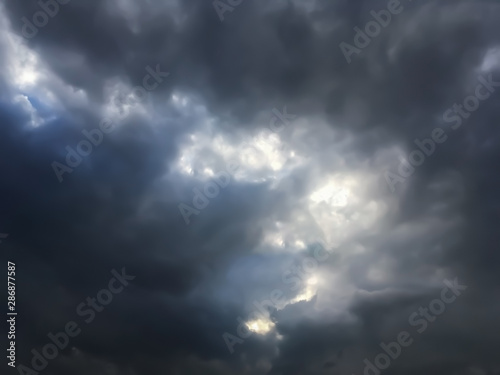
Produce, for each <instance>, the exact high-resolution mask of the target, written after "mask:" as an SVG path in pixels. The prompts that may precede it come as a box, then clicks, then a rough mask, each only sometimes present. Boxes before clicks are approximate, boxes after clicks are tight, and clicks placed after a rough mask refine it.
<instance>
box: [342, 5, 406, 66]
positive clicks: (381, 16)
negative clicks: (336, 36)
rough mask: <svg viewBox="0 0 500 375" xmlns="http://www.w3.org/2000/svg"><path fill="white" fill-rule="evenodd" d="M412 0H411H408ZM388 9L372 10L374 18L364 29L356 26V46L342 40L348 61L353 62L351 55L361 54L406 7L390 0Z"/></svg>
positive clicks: (343, 50) (343, 51)
mask: <svg viewBox="0 0 500 375" xmlns="http://www.w3.org/2000/svg"><path fill="white" fill-rule="evenodd" d="M408 1H411V0H408ZM386 8H387V9H382V10H380V11H379V12H377V11H375V10H372V11H370V14H371V16H372V17H373V20H371V21H368V22H367V23H366V25H365V27H364V31H363V30H362V29H360V28H359V27H358V26H356V27H355V28H354V31H355V32H356V34H355V35H354V41H353V42H354V46H353V45H352V44H349V43H346V42H341V43H340V44H339V47H340V50H341V51H342V53H343V54H344V57H345V59H346V60H347V63H349V64H350V63H351V62H352V59H351V56H352V55H353V54H357V55H359V54H360V53H361V52H362V50H363V49H364V48H366V47H368V46H369V45H370V43H371V42H372V40H373V38H376V37H377V36H378V35H379V34H380V32H381V31H382V29H383V28H386V27H387V26H389V24H390V23H391V21H392V16H396V15H398V14H400V13H401V12H402V11H403V10H404V7H403V5H402V4H401V2H400V1H399V0H389V2H388V3H387V6H386Z"/></svg>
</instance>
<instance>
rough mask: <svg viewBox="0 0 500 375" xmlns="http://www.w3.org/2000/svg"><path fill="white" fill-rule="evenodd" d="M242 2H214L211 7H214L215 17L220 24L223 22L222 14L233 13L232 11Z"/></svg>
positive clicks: (220, 0)
mask: <svg viewBox="0 0 500 375" xmlns="http://www.w3.org/2000/svg"><path fill="white" fill-rule="evenodd" d="M242 2H243V0H225V1H222V0H215V1H214V2H213V3H212V5H213V6H214V9H215V11H216V12H217V15H218V16H219V19H220V21H221V22H224V13H226V12H231V13H232V12H233V11H234V9H235V8H236V7H237V6H239V5H240V4H241V3H242Z"/></svg>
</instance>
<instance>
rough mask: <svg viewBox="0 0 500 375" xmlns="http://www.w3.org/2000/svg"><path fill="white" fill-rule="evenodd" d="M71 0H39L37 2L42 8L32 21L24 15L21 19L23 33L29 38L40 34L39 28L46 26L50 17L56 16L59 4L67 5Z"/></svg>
mask: <svg viewBox="0 0 500 375" xmlns="http://www.w3.org/2000/svg"><path fill="white" fill-rule="evenodd" d="M69 2H70V0H57V2H56V1H55V0H46V1H44V0H39V1H38V2H37V4H38V6H39V7H40V8H41V9H42V10H39V11H37V12H35V13H34V14H33V16H32V17H31V21H30V20H29V19H28V18H26V17H22V18H21V21H22V22H23V26H22V28H21V33H22V34H23V36H24V37H25V38H27V39H31V38H33V37H34V36H36V35H37V34H38V30H39V29H41V28H42V27H45V26H46V25H47V24H48V23H49V20H50V18H54V17H55V16H57V14H58V13H59V4H60V5H66V4H68V3H69Z"/></svg>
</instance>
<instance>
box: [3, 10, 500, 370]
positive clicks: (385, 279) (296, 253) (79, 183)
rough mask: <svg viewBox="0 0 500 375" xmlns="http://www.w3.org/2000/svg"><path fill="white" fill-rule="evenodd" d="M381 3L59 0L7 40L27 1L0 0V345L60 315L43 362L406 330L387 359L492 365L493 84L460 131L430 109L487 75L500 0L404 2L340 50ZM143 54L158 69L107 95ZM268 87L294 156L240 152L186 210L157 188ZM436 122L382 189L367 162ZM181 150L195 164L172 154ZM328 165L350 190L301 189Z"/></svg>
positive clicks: (496, 55) (231, 129)
mask: <svg viewBox="0 0 500 375" xmlns="http://www.w3.org/2000/svg"><path fill="white" fill-rule="evenodd" d="M387 4H388V2H387V1H379V0H377V1H341V0H338V1H334V0H330V1H326V0H324V1H323V0H317V1H303V2H300V1H296V2H295V1H281V0H276V1H257V0H256V1H250V0H246V1H243V2H241V4H239V5H237V6H235V7H234V9H232V11H228V12H226V13H224V19H223V21H222V22H221V20H220V18H219V16H218V14H217V12H216V10H215V9H214V6H213V4H212V2H211V1H205V0H203V1H202V0H187V1H174V0H162V1H153V0H142V1H140V2H132V1H127V0H121V1H97V0H96V1H80V0H71V1H70V2H68V4H65V5H60V6H59V7H60V8H59V10H58V13H57V14H56V15H54V17H53V18H50V19H49V21H48V23H47V25H46V26H43V27H40V28H39V30H38V32H37V34H36V35H35V36H33V37H31V38H24V37H23V30H22V27H23V21H22V20H21V19H22V17H26V18H27V19H28V20H30V21H32V20H33V15H34V14H35V12H37V11H39V10H40V6H39V5H38V4H37V2H34V1H33V2H21V1H6V2H5V3H4V4H3V6H2V7H3V8H4V9H2V12H3V13H4V16H2V17H3V18H2V19H3V21H2V37H0V61H1V62H2V65H3V66H4V69H3V71H2V74H1V75H0V90H1V91H0V124H1V125H0V165H1V171H2V180H1V183H0V198H1V202H2V204H1V205H0V207H1V210H0V219H1V220H0V224H1V225H2V226H1V227H0V232H1V233H9V237H8V238H7V239H6V240H2V243H1V244H0V246H1V248H2V250H1V257H2V259H3V261H4V262H3V264H6V262H7V260H10V261H12V260H15V262H16V264H17V267H18V281H17V310H18V312H19V316H18V318H17V319H18V321H17V330H18V331H17V334H18V335H17V338H16V342H17V344H16V345H17V357H16V364H24V365H25V366H29V367H32V365H31V360H32V357H33V354H32V353H31V352H30V351H31V349H32V348H35V349H37V350H39V351H41V350H42V347H43V346H44V345H45V344H46V343H48V342H49V339H48V338H47V334H48V333H49V332H59V331H62V330H64V327H65V325H66V323H67V322H69V321H75V322H78V324H79V327H80V328H81V329H82V332H81V334H79V335H78V336H77V337H75V338H72V339H71V342H70V344H69V345H68V348H67V349H65V350H63V351H62V353H61V354H60V355H59V356H58V357H57V358H56V359H53V360H49V361H48V362H49V365H48V367H47V368H46V369H44V370H43V371H41V372H40V373H47V374H68V373H69V374H82V375H87V374H146V373H171V374H202V373H203V374H228V375H229V374H273V375H274V374H276V375H277V374H318V375H319V374H339V375H344V374H351V373H355V374H361V373H363V371H364V369H365V363H364V362H363V361H364V360H365V359H368V360H369V361H371V362H372V363H373V361H374V358H375V357H376V356H377V354H379V353H381V352H382V349H381V347H380V342H381V341H383V342H384V343H388V342H390V341H396V340H397V337H398V334H400V332H402V331H408V332H410V333H411V334H412V338H413V339H414V342H413V343H412V344H411V345H410V346H408V347H405V348H403V349H402V353H401V356H399V357H398V358H396V359H394V360H391V365H390V367H388V369H387V370H384V372H386V373H388V374H393V373H394V374H396V373H397V374H408V375H412V374H423V373H426V374H438V373H439V374H450V375H451V374H457V375H462V374H463V375H476V374H477V375H490V374H491V375H498V374H499V373H500V361H499V359H498V349H499V348H500V341H499V338H498V332H500V324H499V320H498V314H499V312H500V306H499V303H498V297H499V293H500V289H499V285H500V276H499V274H498V265H499V263H500V255H499V252H498V243H500V237H499V234H498V233H499V232H498V229H497V227H498V223H499V220H498V219H499V217H498V213H499V210H500V200H499V198H498V190H499V187H500V180H499V177H498V174H497V173H496V172H497V169H498V167H497V166H498V163H499V162H500V145H499V142H500V138H499V131H498V124H499V123H500V111H499V106H498V103H499V101H500V94H499V92H498V90H493V92H491V95H490V97H489V98H488V99H486V100H484V101H483V102H481V104H480V106H479V108H478V109H477V110H475V111H474V112H473V113H471V114H470V117H468V118H467V119H466V120H465V121H464V122H463V124H462V126H461V127H460V128H458V129H457V130H451V129H450V126H451V125H452V124H451V123H449V122H446V120H445V119H444V118H443V114H444V113H445V111H446V110H447V109H449V108H452V106H453V105H454V103H458V104H463V102H464V99H465V98H467V97H468V96H469V95H474V90H475V87H476V85H477V83H478V81H477V79H478V77H488V75H490V74H491V75H492V77H493V79H494V80H495V81H500V62H499V61H498V60H499V59H500V52H499V50H498V48H500V41H499V40H498V39H499V37H498V35H499V26H498V22H497V20H498V16H499V15H500V7H499V5H498V4H496V3H495V2H493V1H486V0H484V1H466V0H461V1H422V2H415V1H414V2H409V1H402V2H401V4H402V6H403V7H404V10H403V11H402V12H401V13H400V14H398V15H397V16H395V15H393V17H392V19H391V22H390V23H389V24H388V26H387V27H385V28H383V30H382V31H381V32H380V34H379V35H377V36H376V37H374V38H373V40H372V41H371V42H370V45H369V46H367V47H366V48H363V49H362V51H361V53H359V54H353V55H352V56H351V58H352V62H351V63H348V62H347V61H346V58H345V56H344V54H343V53H342V50H341V49H340V48H339V44H340V43H341V42H346V43H349V44H354V38H355V34H356V31H355V30H353V28H354V27H359V28H361V29H364V27H365V25H366V24H367V22H368V21H370V20H371V19H372V16H371V15H370V11H372V10H375V11H377V12H378V11H380V10H381V9H387ZM30 51H31V53H32V54H29V53H30ZM30 56H35V58H34V59H35V60H33V58H30ZM33 61H35V62H34V63H33ZM32 63H33V64H34V65H33V66H34V67H35V68H34V69H36V70H37V72H38V78H37V79H36V82H35V83H34V84H32V85H31V86H30V83H29V82H30V80H29V77H28V78H26V77H27V76H21V75H22V74H24V73H23V69H31V68H29V67H27V66H29V64H32ZM157 64H160V66H161V67H162V69H163V70H164V71H168V72H169V73H170V75H169V76H168V78H166V79H165V80H164V82H162V83H161V84H160V85H159V86H158V87H157V88H156V89H155V90H152V91H149V92H148V94H147V97H146V98H145V100H144V101H143V102H141V103H139V104H138V105H137V104H132V105H130V104H131V103H132V102H134V100H135V101H137V99H131V100H132V102H128V104H124V103H125V102H126V101H127V99H126V96H127V95H128V94H129V93H130V92H131V89H132V88H133V87H135V86H141V85H142V82H143V77H144V75H145V74H146V73H147V71H146V67H147V66H151V67H155V66H156V65H157ZM23 77H24V78H23ZM21 78H22V79H21ZM26 82H28V83H26ZM115 84H116V85H118V86H113V85H115ZM120 85H121V86H120ZM117 87H120V89H117ZM117 92H119V95H122V96H123V95H124V97H123V98H125V99H123V98H122V99H120V100H116V98H115V96H114V95H115V94H116V93H117ZM174 97H175V98H174ZM183 100H186V102H185V104H182V103H183ZM117 103H118V104H117ZM179 103H181V104H179ZM186 103H187V104H186ZM134 105H135V107H134ZM284 105H286V106H287V108H288V111H289V113H292V114H294V115H297V117H298V119H297V120H296V122H294V124H291V125H290V126H289V127H287V129H285V130H284V131H283V132H281V133H279V134H278V135H277V137H278V138H279V140H278V141H279V142H282V143H284V144H285V145H287V146H286V147H290V149H291V150H294V151H295V152H296V154H297V155H299V156H300V157H301V158H302V159H300V157H299V160H300V162H298V163H299V164H297V165H298V166H297V165H296V164H293V162H292V161H290V160H291V159H286V158H288V156H286V155H285V151H280V152H281V153H279V152H278V154H277V155H278V156H276V154H273V155H274V156H273V159H272V160H271V159H270V160H271V162H269V163H264V164H269V165H270V166H271V167H269V166H265V167H269V168H271V169H272V173H273V175H272V176H273V177H272V178H268V177H266V176H264V177H262V176H263V174H262V173H264V172H261V170H259V172H258V173H257V172H255V170H253V169H249V170H250V172H247V171H246V169H245V168H246V167H248V165H247V164H245V165H241V166H240V168H239V169H238V172H235V173H234V174H232V175H231V176H230V177H231V182H230V183H229V185H228V186H226V187H225V188H223V189H221V191H220V193H219V194H218V195H217V196H216V197H214V198H213V199H210V202H209V204H208V206H207V207H206V208H203V209H202V210H200V213H199V214H198V215H193V216H191V221H192V222H191V223H190V225H186V223H185V222H184V219H183V217H182V215H181V214H180V212H179V208H178V205H179V204H180V203H186V204H189V205H192V200H193V189H194V188H197V189H200V188H201V189H202V190H203V186H204V185H203V184H204V183H205V182H204V181H203V178H202V177H200V179H197V178H195V177H196V176H203V173H208V172H204V171H203V167H206V168H209V169H211V170H212V171H213V172H214V173H218V172H220V171H223V170H224V168H225V166H226V163H227V162H228V160H225V159H226V156H227V155H229V152H230V151H227V150H229V149H230V148H231V147H234V148H235V149H236V150H235V151H234V152H233V153H236V154H238V152H241V149H240V150H239V149H238V145H239V141H240V138H238V137H241V136H243V137H246V138H245V139H252V138H251V137H252V136H254V135H255V131H257V130H258V129H261V128H262V129H263V128H265V127H266V126H267V124H268V123H269V117H270V116H271V109H273V108H279V109H280V110H281V108H283V106H284ZM113 106H115V107H113ZM129 107H131V108H132V109H130V108H129ZM137 108H138V109H137ZM120 111H122V112H121V113H126V115H120V116H118V115H117V113H120ZM123 111H125V112H123ZM127 111H128V112H127ZM266 111H267V112H266ZM117 116H118V117H117ZM103 118H111V119H113V121H114V122H115V130H113V131H112V132H111V133H109V134H104V138H103V141H102V143H101V144H100V145H99V146H96V147H95V148H94V149H93V151H92V153H91V154H90V155H89V156H87V157H84V158H83V161H82V163H81V164H80V165H79V166H78V167H77V168H74V170H73V171H72V172H71V173H66V174H64V180H63V181H62V182H61V183H60V182H59V181H58V179H57V177H56V175H55V173H54V171H53V169H52V167H51V164H52V163H53V162H54V161H59V162H61V163H64V161H65V157H66V149H65V148H66V146H71V147H73V148H76V146H77V144H78V143H79V142H80V141H81V140H82V139H85V138H84V137H83V136H82V130H88V131H91V130H92V129H96V128H98V127H99V123H100V121H101V120H102V119H103ZM262 119H264V120H262ZM40 122H41V124H38V126H33V124H34V123H40ZM436 127H441V128H443V129H444V130H445V131H446V134H447V135H448V139H447V140H446V142H444V143H442V144H439V145H437V148H436V151H435V152H434V153H433V154H432V155H430V156H428V157H426V159H425V162H424V163H423V165H421V166H419V167H416V168H415V173H414V174H413V175H411V177H409V178H407V179H406V180H405V182H402V183H398V184H397V185H396V191H395V192H394V193H393V192H391V190H390V189H389V186H388V185H387V183H386V180H385V177H384V173H385V172H386V171H387V170H391V171H393V172H396V171H397V169H398V166H399V163H400V160H399V158H400V157H401V156H403V157H405V158H408V154H409V153H410V152H411V151H412V150H414V149H416V146H415V143H414V140H415V138H418V139H423V138H431V133H432V130H433V129H434V128H436ZM193 136H194V137H195V138H194V139H195V141H192V140H193V138H192V137H193ZM203 137H206V138H203ZM219 137H222V139H223V140H226V141H224V142H226V143H224V142H222V141H220V139H219ZM224 137H225V138H224ZM227 139H230V140H231V141H227ZM278 141H276V142H278ZM193 142H194V143H193ZM221 142H222V143H221ZM233 143H234V144H233ZM221 144H222V146H221ZM197 147H198V148H197ZM286 147H285V148H284V149H283V150H288V149H287V148H286ZM186 150H187V151H186ZM190 152H191V153H192V154H190ZM266 152H267V151H266ZM283 155H285V156H283ZM279 157H284V158H285V159H286V161H285V162H283V163H282V164H279V163H278V162H277V161H276V160H279ZM179 160H181V161H183V162H190V163H191V164H190V166H191V167H192V166H193V165H195V164H196V163H204V164H200V166H202V167H200V168H198V169H197V170H196V171H194V172H193V174H189V173H185V171H184V170H183V169H182V168H181V167H179V165H181V164H182V163H181V162H180V161H179ZM273 163H278V164H273ZM300 163H302V164H300ZM207 165H208V166H207ZM249 165H250V164H249ZM275 165H278V167H275ZM265 167H262V168H263V169H262V170H264V169H265ZM238 173H246V174H243V175H242V174H238ZM253 173H255V176H254V175H253ZM259 173H261V174H259ZM242 176H243V177H242ZM325 176H334V181H336V182H338V183H339V184H341V185H342V186H344V187H346V188H345V189H347V190H346V194H350V195H348V197H349V198H348V199H347V203H343V201H342V198H338V199H339V201H338V202H337V203H332V204H333V205H332V206H328V205H326V203H324V202H323V203H318V204H317V205H316V206H314V207H313V206H312V203H310V201H311V200H310V199H311V192H313V191H315V190H316V189H317V188H319V187H321V186H322V185H324V184H325V183H326V182H325V180H326V179H327V178H326V177H325ZM346 176H347V177H346ZM317 185H320V186H317ZM316 186H317V188H316ZM347 187H350V188H349V189H351V190H349V189H348V188H347ZM330 215H333V216H330ZM275 233H280V235H281V237H279V236H278V237H276V236H275ZM280 238H281V239H280ZM325 239H326V240H325ZM298 240H300V241H301V242H302V243H303V246H302V245H296V242H294V241H298ZM315 240H318V241H320V240H325V242H326V249H327V250H328V251H329V252H330V253H331V254H332V255H335V257H332V258H331V261H327V262H323V263H320V264H319V265H318V268H317V274H316V273H315V276H317V278H318V280H319V282H318V286H317V288H318V289H316V290H315V291H313V292H312V294H308V293H310V289H309V288H311V286H310V285H309V284H308V282H309V281H310V280H308V279H307V278H306V279H304V280H301V283H300V287H299V288H298V289H297V290H292V289H291V288H290V286H291V284H290V282H289V281H290V279H287V278H283V277H282V276H283V273H284V271H285V270H287V269H289V268H290V267H291V266H293V265H294V264H295V265H296V264H301V262H302V260H303V259H304V258H305V257H307V249H308V248H309V247H310V246H312V244H313V243H314V242H315ZM280 241H281V243H280ZM300 241H299V242H300ZM294 246H295V247H294ZM297 246H298V247H297ZM291 249H292V250H291ZM297 249H299V250H297ZM333 259H335V260H333ZM122 268H125V269H126V270H127V272H128V273H129V274H131V275H134V276H135V277H136V278H135V279H134V280H133V281H131V282H130V285H129V286H127V287H126V288H125V289H124V290H123V291H122V292H121V293H119V294H116V295H114V297H113V301H112V303H110V304H109V305H108V306H106V308H105V309H104V310H103V311H102V312H99V313H97V314H96V318H95V320H93V321H92V322H91V323H89V324H86V323H85V322H84V320H83V318H82V316H79V315H78V314H77V311H76V308H77V306H78V305H79V304H80V303H82V302H84V301H85V300H86V298H87V297H93V296H96V294H97V293H98V292H99V291H100V290H101V289H103V288H106V287H107V285H108V283H109V281H110V279H111V278H112V277H113V275H112V274H111V270H113V269H115V270H121V269H122ZM308 277H309V276H308ZM455 277H457V278H458V281H459V283H461V284H465V285H467V289H466V290H465V291H463V292H462V294H461V295H460V296H458V297H457V299H456V301H455V302H453V303H450V304H448V305H446V311H445V312H444V313H443V314H442V315H439V316H437V317H435V318H436V320H435V321H433V322H431V323H429V327H428V328H427V329H426V330H425V332H422V333H421V334H418V333H416V326H415V325H411V324H410V323H409V319H410V316H412V314H413V313H414V312H418V311H419V310H418V309H419V307H420V306H422V307H428V306H429V304H430V303H431V301H433V300H434V299H436V298H438V299H439V298H440V294H441V290H442V289H443V288H444V287H445V284H443V280H445V279H449V280H452V279H454V278H455ZM275 289H280V290H283V291H284V292H286V293H285V294H286V296H287V298H288V303H287V305H286V306H285V307H284V308H283V309H279V310H277V311H274V310H273V311H270V315H271V317H270V319H272V321H273V326H272V327H271V329H270V330H269V331H266V332H264V333H254V334H253V335H251V336H250V337H249V338H245V339H244V342H243V343H241V344H238V343H236V344H235V345H234V354H230V351H229V350H228V347H227V345H226V343H225V341H224V339H223V336H222V335H223V333H225V332H228V333H230V334H232V335H237V329H238V326H239V324H240V323H239V322H238V321H237V318H238V317H242V318H244V319H246V317H247V316H248V315H249V313H250V312H252V311H253V310H254V308H253V307H252V306H253V305H252V304H253V301H255V300H257V301H263V300H266V299H268V298H269V295H270V293H271V292H272V291H273V290H275ZM299 295H300V296H302V297H300V296H299ZM298 296H299V297H300V298H298ZM304 296H306V297H304ZM296 297H297V300H293V299H294V298H296ZM301 298H302V300H301ZM270 310H272V309H270ZM417 327H418V326H417ZM2 332H3V331H2ZM4 333H5V332H4ZM2 337H5V335H3V334H2ZM4 365H5V364H2V366H4ZM5 366H6V365H5ZM6 367H7V366H6ZM7 368H8V370H9V371H12V372H13V373H16V372H17V371H16V370H15V369H12V368H9V367H7ZM368 373H369V374H371V375H377V374H376V373H375V372H374V370H370V372H368ZM368 373H367V375H368Z"/></svg>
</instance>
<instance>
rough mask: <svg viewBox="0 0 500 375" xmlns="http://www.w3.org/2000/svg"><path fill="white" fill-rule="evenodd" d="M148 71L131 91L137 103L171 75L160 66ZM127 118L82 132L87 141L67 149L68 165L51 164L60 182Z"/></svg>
mask: <svg viewBox="0 0 500 375" xmlns="http://www.w3.org/2000/svg"><path fill="white" fill-rule="evenodd" d="M146 71H147V72H148V73H147V74H146V75H145V76H144V77H143V79H142V86H136V87H134V88H133V89H132V91H131V94H132V96H133V97H135V98H137V99H136V101H135V102H136V103H138V102H141V101H143V100H144V99H145V98H146V96H147V94H148V91H153V90H154V89H156V88H157V87H158V86H159V84H160V83H162V82H163V80H164V78H167V77H168V76H169V75H170V73H168V72H163V71H161V67H160V64H156V68H155V69H153V68H151V67H150V66H149V65H148V66H147V67H146ZM127 104H131V102H130V101H129V102H128V103H127ZM126 116H127V115H126V114H122V115H121V116H119V117H118V118H116V119H115V120H116V121H113V120H111V119H109V118H104V119H103V120H101V121H100V123H99V127H98V128H95V129H92V130H91V131H88V130H82V134H83V136H84V137H85V138H86V139H83V140H82V141H80V142H79V143H78V144H77V145H76V150H75V148H73V147H71V146H69V145H68V146H66V148H65V150H66V158H65V161H66V164H64V163H60V162H58V161H53V162H52V164H51V166H52V169H53V170H54V173H55V174H56V177H57V179H58V180H59V182H60V183H61V182H62V181H63V175H64V173H72V172H73V170H74V168H76V167H78V166H79V165H80V164H81V163H82V161H83V158H84V157H87V156H89V155H90V154H91V153H92V151H93V150H94V147H97V146H99V145H100V144H101V142H102V141H103V139H104V134H109V133H111V132H112V131H113V130H114V129H115V128H116V125H117V122H118V121H121V120H123V119H124V118H125V117H126Z"/></svg>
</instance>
